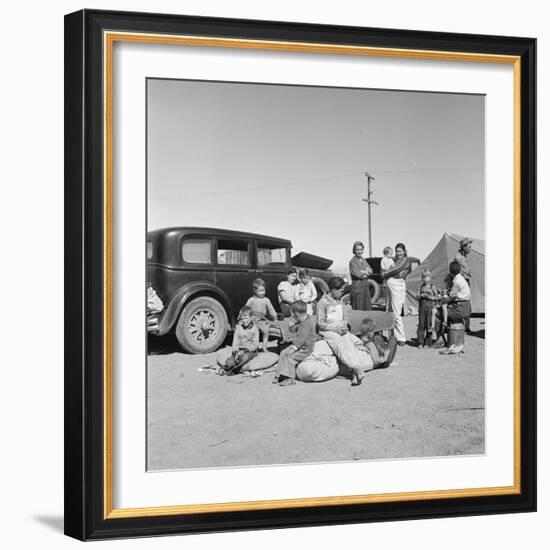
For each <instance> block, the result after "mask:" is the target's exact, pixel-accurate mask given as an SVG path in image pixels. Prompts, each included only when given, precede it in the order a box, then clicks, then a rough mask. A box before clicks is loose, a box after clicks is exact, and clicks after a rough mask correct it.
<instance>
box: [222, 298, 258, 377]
mask: <svg viewBox="0 0 550 550" xmlns="http://www.w3.org/2000/svg"><path fill="white" fill-rule="evenodd" d="M259 341H260V332H259V331H258V327H257V326H256V325H255V324H254V321H253V320H252V309H251V308H250V307H248V306H244V307H243V308H242V309H241V311H240V312H239V323H238V325H237V326H236V327H235V334H234V335H233V346H232V348H233V350H232V353H231V357H228V359H227V360H226V362H225V365H224V367H223V369H222V370H220V372H219V374H222V375H223V374H227V375H228V376H231V375H233V374H238V373H239V372H241V369H242V368H243V366H244V365H246V363H248V362H249V361H250V360H252V359H254V357H256V355H257V353H258V344H259Z"/></svg>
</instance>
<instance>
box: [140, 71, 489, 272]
mask: <svg viewBox="0 0 550 550" xmlns="http://www.w3.org/2000/svg"><path fill="white" fill-rule="evenodd" d="M147 129H148V131H147V193H148V229H157V228H160V227H168V226H177V225H180V226H188V225H193V226H205V227H220V228H225V229H235V230H242V231H251V232H255V233H262V234H266V235H272V236H276V237H283V238H287V239H290V240H291V241H292V243H293V254H296V253H298V252H300V251H306V252H310V253H313V254H317V255H320V256H324V257H327V258H330V259H332V260H334V267H344V266H346V267H347V265H348V262H349V259H350V257H351V248H352V244H353V242H354V241H356V240H361V241H363V242H364V243H365V246H366V247H367V249H366V251H365V255H366V256H368V244H367V243H368V217H367V205H366V203H365V202H363V201H362V198H365V197H366V192H367V178H366V177H365V172H369V173H370V174H371V175H372V176H373V177H374V178H375V180H374V181H373V182H372V191H373V192H374V193H373V196H372V198H373V200H375V201H377V202H378V203H379V204H378V205H377V206H373V207H372V241H373V256H379V255H381V254H382V249H383V248H384V247H385V246H388V245H389V246H392V247H393V246H394V245H395V243H397V242H404V243H405V244H406V246H407V248H408V252H409V255H411V256H417V257H419V258H420V259H423V258H424V257H425V256H427V255H428V254H429V252H430V251H431V250H432V248H433V247H434V246H435V244H436V243H437V241H438V240H439V239H440V238H441V236H442V234H443V233H445V232H448V233H458V234H461V235H468V236H471V237H475V238H479V239H484V238H485V164H484V163H485V160H484V159H485V98H484V97H483V96H480V95H466V94H445V93H426V92H402V91H388V90H367V89H348V88H327V87H311V86H285V85H260V84H249V83H226V82H204V81H203V82H197V81H186V80H160V79H149V80H148V81H147Z"/></svg>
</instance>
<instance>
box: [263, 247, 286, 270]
mask: <svg viewBox="0 0 550 550" xmlns="http://www.w3.org/2000/svg"><path fill="white" fill-rule="evenodd" d="M286 263H287V250H286V248H285V247H281V246H276V245H269V244H266V243H258V265H259V266H260V265H270V264H285V265H286Z"/></svg>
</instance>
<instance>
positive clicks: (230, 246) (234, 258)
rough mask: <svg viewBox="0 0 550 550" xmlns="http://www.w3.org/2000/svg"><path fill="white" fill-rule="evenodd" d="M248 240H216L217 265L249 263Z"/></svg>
mask: <svg viewBox="0 0 550 550" xmlns="http://www.w3.org/2000/svg"><path fill="white" fill-rule="evenodd" d="M248 248H249V246H248V241H237V240H227V239H219V240H218V264H219V265H250V254H249V252H248Z"/></svg>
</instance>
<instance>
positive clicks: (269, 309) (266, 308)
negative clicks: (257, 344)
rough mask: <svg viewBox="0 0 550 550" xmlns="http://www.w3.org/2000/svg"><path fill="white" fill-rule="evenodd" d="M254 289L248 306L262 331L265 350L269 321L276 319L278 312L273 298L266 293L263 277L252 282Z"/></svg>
mask: <svg viewBox="0 0 550 550" xmlns="http://www.w3.org/2000/svg"><path fill="white" fill-rule="evenodd" d="M252 291H253V293H254V296H251V297H250V298H249V299H248V302H246V306H248V307H249V308H250V309H251V310H252V319H253V321H254V323H255V325H256V326H257V327H258V330H259V331H260V332H261V333H262V349H263V351H267V341H268V339H269V321H275V320H276V319H277V313H276V312H275V308H274V307H273V304H272V303H271V300H270V299H269V298H267V296H266V295H265V282H264V281H263V279H254V281H253V282H252Z"/></svg>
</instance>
